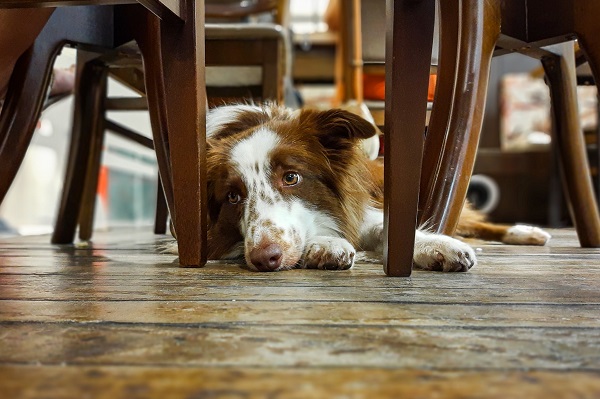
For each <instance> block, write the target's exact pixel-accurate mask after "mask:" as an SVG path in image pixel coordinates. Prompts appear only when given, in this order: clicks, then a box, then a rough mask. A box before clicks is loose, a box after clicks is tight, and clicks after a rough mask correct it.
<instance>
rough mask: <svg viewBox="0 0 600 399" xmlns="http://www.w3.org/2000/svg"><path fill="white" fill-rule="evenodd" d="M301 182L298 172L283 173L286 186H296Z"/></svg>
mask: <svg viewBox="0 0 600 399" xmlns="http://www.w3.org/2000/svg"><path fill="white" fill-rule="evenodd" d="M299 182H300V175H299V174H298V173H296V172H287V173H286V174H284V175H283V184H284V185H286V186H295V185H296V184H298V183H299Z"/></svg>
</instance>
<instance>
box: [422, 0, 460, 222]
mask: <svg viewBox="0 0 600 399" xmlns="http://www.w3.org/2000/svg"><path fill="white" fill-rule="evenodd" d="M437 6H438V8H439V15H440V21H439V23H440V38H439V43H440V47H439V55H438V72H437V84H436V90H435V99H434V101H433V109H432V110H431V118H430V119H429V126H428V127H427V135H426V138H425V148H424V150H423V167H422V168H421V190H420V195H419V224H420V225H421V224H424V225H426V226H428V224H427V220H424V219H423V218H422V217H421V216H422V213H423V209H425V207H426V205H427V201H428V200H429V199H430V194H431V190H432V187H433V185H434V184H435V177H436V175H437V171H438V167H439V160H440V159H441V154H442V152H443V149H444V143H445V142H446V137H447V135H448V127H449V121H450V115H451V114H452V106H453V104H454V96H455V83H456V56H457V53H458V39H459V34H460V31H459V21H460V16H459V2H458V1H443V0H442V1H440V0H438V1H437Z"/></svg>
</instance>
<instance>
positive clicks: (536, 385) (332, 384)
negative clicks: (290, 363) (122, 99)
mask: <svg viewBox="0 0 600 399" xmlns="http://www.w3.org/2000/svg"><path fill="white" fill-rule="evenodd" d="M25 378H26V379H27V381H28V384H27V387H26V388H24V387H23V386H22V384H23V380H24V379H25ZM0 386H2V387H3V392H4V393H5V394H6V395H7V397H11V398H16V397H18V398H22V399H30V398H39V397H52V398H82V397H90V396H91V394H92V393H97V395H95V397H97V398H99V399H137V398H145V399H148V398H161V399H162V398H211V399H212V398H231V399H236V398H244V399H258V398H273V399H280V398H289V399H307V398H378V399H397V398H411V399H429V398H445V399H458V398H481V397H487V398H490V399H506V398H542V397H543V398H544V399H580V398H597V397H600V374H598V373H595V372H593V373H592V372H554V371H507V372H479V371H430V370H402V369H396V370H393V369H369V370H366V371H365V370H361V369H354V368H344V367H340V368H334V369H331V368H310V369H307V368H295V369H281V368H279V369H271V368H259V369H256V368H253V369H249V368H238V369H235V370H232V369H228V368H225V369H223V368H166V367H113V366H103V367H87V366H86V367H72V366H47V367H43V368H42V367H38V366H14V367H2V366H0Z"/></svg>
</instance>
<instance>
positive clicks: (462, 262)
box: [413, 232, 477, 272]
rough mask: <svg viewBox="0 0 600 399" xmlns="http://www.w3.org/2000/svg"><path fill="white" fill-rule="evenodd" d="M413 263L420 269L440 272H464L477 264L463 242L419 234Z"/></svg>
mask: <svg viewBox="0 0 600 399" xmlns="http://www.w3.org/2000/svg"><path fill="white" fill-rule="evenodd" d="M419 233H420V234H419ZM413 261H414V263H415V265H416V266H417V267H419V268H420V269H423V270H431V271H440V272H466V271H468V270H469V269H470V268H471V267H473V266H475V265H476V264H477V258H476V257H475V251H473V248H471V247H470V246H469V245H467V244H465V243H464V242H462V241H459V240H457V239H455V238H452V237H448V236H443V235H439V234H426V233H421V232H418V234H417V240H416V242H415V254H414V256H413Z"/></svg>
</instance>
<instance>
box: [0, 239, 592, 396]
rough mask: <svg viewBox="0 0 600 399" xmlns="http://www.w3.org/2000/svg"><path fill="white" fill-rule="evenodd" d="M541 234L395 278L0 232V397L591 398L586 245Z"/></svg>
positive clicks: (153, 246)
mask: <svg viewBox="0 0 600 399" xmlns="http://www.w3.org/2000/svg"><path fill="white" fill-rule="evenodd" d="M553 233H554V235H555V237H554V238H553V240H552V241H551V245H550V246H549V247H543V248H534V247H513V246H502V245H490V244H486V245H482V244H481V243H474V246H475V247H476V248H479V249H478V255H479V265H478V266H477V267H476V268H474V269H473V270H472V271H471V272H469V273H464V274H442V273H428V272H415V273H414V274H413V277H412V278H410V279H401V278H388V277H385V276H384V275H383V272H382V267H381V264H359V265H357V266H355V268H354V269H353V270H351V271H339V272H333V271H315V270H311V271H307V270H295V271H289V272H281V273H257V272H252V271H249V270H246V269H244V268H242V267H240V265H237V264H221V263H211V264H209V265H208V266H207V267H205V268H203V269H181V268H178V267H177V264H176V263H175V262H174V260H175V259H174V257H173V256H172V255H165V254H161V253H160V250H159V248H160V245H161V243H164V240H165V239H164V237H157V236H153V235H151V234H150V233H149V232H132V231H129V232H125V231H120V232H112V233H104V234H97V236H96V241H95V243H94V244H93V245H91V246H85V245H79V246H76V247H53V246H51V245H49V244H48V242H49V239H48V237H41V238H39V237H36V238H20V239H10V240H2V241H0V397H2V398H30V397H43V398H58V397H60V398H82V397H101V398H111V399H113V398H152V397H154V398H172V397H185V398H203V399H207V398H210V399H212V398H259V397H268V398H302V399H310V398H394V399H396V398H467V397H468V398H479V397H491V398H502V399H507V398H537V397H543V398H544V399H550V398H561V399H562V398H600V250H596V249H580V248H578V247H577V243H576V238H575V234H574V233H573V232H572V231H570V230H569V231H554V232H553Z"/></svg>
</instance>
